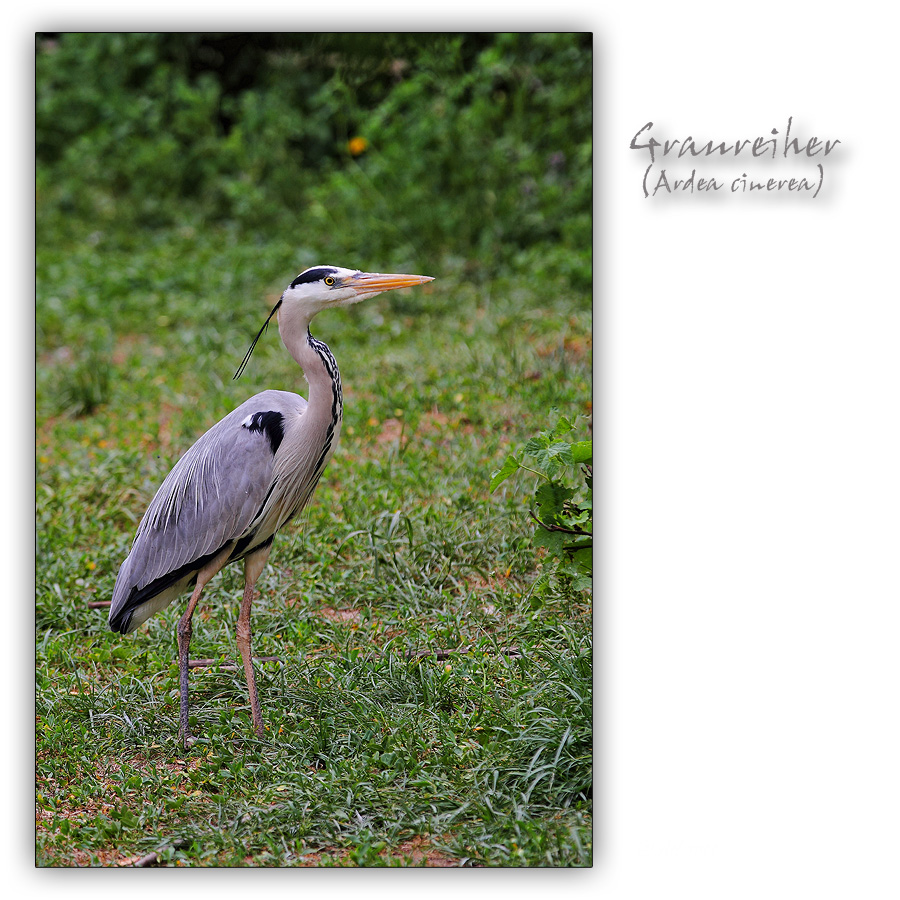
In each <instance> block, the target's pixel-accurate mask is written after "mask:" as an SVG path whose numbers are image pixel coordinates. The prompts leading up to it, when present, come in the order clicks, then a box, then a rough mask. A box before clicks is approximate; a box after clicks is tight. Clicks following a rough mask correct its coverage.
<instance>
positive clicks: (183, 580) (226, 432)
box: [109, 266, 433, 746]
mask: <svg viewBox="0 0 900 900" xmlns="http://www.w3.org/2000/svg"><path fill="white" fill-rule="evenodd" d="M432 280H433V279H432V278H430V277H429V276H427V275H383V274H376V273H372V272H359V271H355V270H353V269H344V268H341V267H339V266H314V267H312V268H309V269H306V271H304V272H301V273H300V274H299V275H298V276H297V277H296V278H295V279H294V280H293V281H292V282H291V284H290V286H289V287H288V288H287V289H286V290H285V292H284V293H283V294H282V295H281V299H280V300H279V301H278V303H277V304H276V305H275V308H274V309H273V310H272V312H271V313H270V314H269V317H268V318H267V319H266V323H265V325H263V327H262V328H261V329H260V331H259V334H257V336H256V338H254V340H253V343H252V344H251V345H250V349H249V350H248V351H247V355H246V356H245V357H244V360H243V362H242V363H241V366H240V368H239V369H238V371H237V373H236V374H235V378H237V377H238V375H240V374H241V372H242V371H243V369H244V367H245V366H246V364H247V361H248V360H249V358H250V354H251V353H252V352H253V348H254V347H255V346H256V342H257V341H258V340H259V338H260V336H261V335H262V333H263V331H264V329H265V327H266V325H268V323H269V320H270V319H271V318H272V316H273V315H275V314H276V313H277V314H278V329H279V331H280V332H281V339H282V341H283V342H284V346H285V347H286V348H287V350H288V352H289V353H290V354H291V356H293V357H294V359H295V360H296V361H297V364H298V365H299V366H300V368H301V369H303V374H304V375H305V376H306V380H307V382H308V383H309V400H304V398H303V397H301V396H300V395H299V394H293V393H290V392H288V391H276V390H267V391H263V392H262V393H260V394H256V396H254V397H251V398H250V399H249V400H247V401H245V402H244V403H242V404H241V405H240V406H239V407H238V408H237V409H235V410H233V411H232V412H230V413H229V414H228V415H227V416H225V418H224V419H222V420H221V421H220V422H218V423H216V424H215V425H213V427H212V428H210V429H209V431H207V432H206V434H204V435H203V436H202V437H201V438H200V439H199V440H198V441H197V442H196V443H195V444H194V445H193V446H192V447H191V448H190V449H189V450H188V451H187V452H186V453H185V454H184V456H182V457H181V459H180V460H179V461H178V462H177V463H176V464H175V466H174V468H173V469H172V471H171V472H169V474H168V475H167V476H166V479H165V481H163V483H162V485H161V487H160V488H159V490H158V491H157V493H156V496H155V497H154V498H153V501H152V502H151V503H150V506H149V507H148V509H147V512H146V513H145V514H144V517H143V519H142V520H141V523H140V525H139V526H138V530H137V534H136V535H135V538H134V543H133V544H132V547H131V552H130V553H129V554H128V556H127V557H126V559H125V561H124V562H123V563H122V566H121V568H120V569H119V574H118V577H117V578H116V586H115V588H114V590H113V597H112V604H111V606H110V610H109V626H110V628H111V629H112V630H113V631H119V632H121V633H122V634H128V633H129V632H132V631H134V630H135V629H136V628H137V627H138V626H140V625H141V624H142V623H143V622H145V621H146V620H147V619H149V618H150V617H151V616H152V615H154V614H155V613H157V612H159V611H160V610H162V609H165V607H167V606H168V605H169V604H170V603H171V602H172V601H173V600H174V599H175V598H176V597H178V596H179V595H180V594H182V593H183V592H185V591H187V590H188V589H191V590H192V592H191V596H190V600H189V601H188V604H187V609H186V610H185V612H184V615H182V617H181V619H180V621H179V622H178V669H179V675H180V697H181V723H180V732H181V736H182V740H183V741H184V743H185V746H187V745H189V744H190V743H191V741H192V738H191V733H190V727H189V724H188V649H189V646H190V642H191V631H192V629H191V617H192V616H193V614H194V609H195V608H196V606H197V602H198V601H199V599H200V595H201V593H202V592H203V588H204V587H205V586H206V585H207V584H208V583H209V581H210V579H211V578H212V577H213V576H214V575H215V574H216V573H217V572H218V571H219V570H220V569H222V568H223V567H224V566H226V565H228V563H231V562H235V561H237V560H241V559H242V560H244V596H243V599H242V601H241V610H240V614H239V615H238V622H237V645H238V649H239V650H240V652H241V659H242V661H243V664H244V673H245V675H246V678H247V687H248V690H249V693H250V710H251V714H252V716H253V727H254V729H255V731H256V733H257V735H259V736H260V737H262V736H263V734H264V731H263V721H262V714H261V712H260V706H259V697H258V695H257V692H256V679H255V677H254V673H253V661H252V658H251V655H250V644H251V635H250V607H251V603H252V597H253V591H254V585H255V584H256V580H257V579H258V578H259V576H260V573H261V572H262V570H263V567H264V566H265V564H266V560H267V559H268V556H269V551H270V550H271V548H272V540H273V538H274V537H275V535H276V533H277V532H278V530H279V528H281V527H282V526H283V525H284V524H285V523H286V522H289V521H290V520H291V519H292V518H293V517H294V516H296V515H297V513H299V512H300V511H301V510H302V509H303V507H304V506H305V505H306V504H307V503H308V502H309V498H310V496H311V495H312V493H313V491H314V490H315V487H316V484H317V482H318V481H319V478H320V477H321V475H322V472H323V471H324V469H325V466H326V465H327V464H328V460H329V459H331V457H332V455H333V453H334V451H335V448H336V447H337V442H338V438H339V437H340V432H341V421H342V419H343V408H344V407H343V396H342V393H341V375H340V372H339V371H338V367H337V363H336V362H335V359H334V356H332V354H331V351H330V350H329V349H328V347H327V346H326V345H325V344H324V343H323V342H322V341H319V340H316V338H314V337H313V336H312V335H311V334H310V331H309V324H310V322H311V321H312V319H313V317H314V316H315V315H317V314H318V313H320V312H322V310H324V309H332V308H334V307H339V306H348V305H350V304H352V303H358V302H359V301H360V300H366V299H367V298H369V297H374V296H375V295H376V294H380V293H382V292H384V291H392V290H396V289H397V288H405V287H412V286H413V285H418V284H425V283H426V282H429V281H432Z"/></svg>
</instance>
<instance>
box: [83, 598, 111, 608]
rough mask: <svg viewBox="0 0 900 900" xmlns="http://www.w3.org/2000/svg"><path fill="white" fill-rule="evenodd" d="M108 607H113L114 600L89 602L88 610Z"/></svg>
mask: <svg viewBox="0 0 900 900" xmlns="http://www.w3.org/2000/svg"><path fill="white" fill-rule="evenodd" d="M106 606H112V600H91V601H89V602H88V609H103V608H104V607H106Z"/></svg>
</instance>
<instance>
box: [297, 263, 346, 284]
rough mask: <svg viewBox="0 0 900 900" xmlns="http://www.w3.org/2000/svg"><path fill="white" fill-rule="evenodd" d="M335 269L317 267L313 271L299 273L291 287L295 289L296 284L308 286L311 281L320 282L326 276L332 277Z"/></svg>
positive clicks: (335, 271)
mask: <svg viewBox="0 0 900 900" xmlns="http://www.w3.org/2000/svg"><path fill="white" fill-rule="evenodd" d="M336 273H337V269H333V268H332V267H331V266H317V267H316V268H314V269H307V270H306V271H305V272H301V273H300V274H299V275H298V276H297V277H296V278H295V279H294V280H293V281H292V282H291V287H297V285H298V284H309V283H310V282H313V281H321V280H322V279H323V278H324V277H325V276H326V275H334V274H336Z"/></svg>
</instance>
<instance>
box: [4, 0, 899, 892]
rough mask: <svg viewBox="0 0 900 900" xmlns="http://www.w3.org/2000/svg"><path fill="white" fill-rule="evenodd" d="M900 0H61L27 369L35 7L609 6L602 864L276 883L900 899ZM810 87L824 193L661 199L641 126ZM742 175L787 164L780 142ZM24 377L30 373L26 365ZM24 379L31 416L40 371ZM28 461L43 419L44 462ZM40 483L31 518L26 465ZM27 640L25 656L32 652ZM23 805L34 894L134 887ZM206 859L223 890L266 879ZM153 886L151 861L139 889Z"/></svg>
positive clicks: (604, 155)
mask: <svg viewBox="0 0 900 900" xmlns="http://www.w3.org/2000/svg"><path fill="white" fill-rule="evenodd" d="M262 8H263V9H267V8H268V5H267V4H263V5H262ZM889 9H890V6H889V4H875V3H872V2H863V3H856V4H853V5H851V6H838V5H837V4H834V5H827V4H804V5H803V7H801V6H800V5H799V4H791V3H785V2H782V3H772V2H756V3H752V4H740V5H738V4H735V5H733V6H726V5H725V4H722V3H698V2H686V3H681V4H678V3H672V2H667V3H663V2H650V3H648V2H644V3H634V4H632V5H631V6H630V7H629V9H628V10H623V11H617V12H615V13H609V14H607V13H604V12H603V11H600V12H596V11H589V8H588V5H587V4H572V3H558V4H554V5H553V8H552V9H548V8H546V7H543V6H541V7H535V6H534V5H532V6H530V7H529V6H527V5H526V6H523V5H522V4H521V3H517V4H512V3H508V2H506V3H499V4H495V5H494V8H493V9H492V10H491V12H490V15H485V14H483V13H481V11H480V9H479V6H478V5H476V4H474V3H465V2H464V3H457V4H454V5H453V7H452V9H451V10H449V12H448V11H445V10H442V9H441V8H440V7H437V6H435V7H433V8H431V9H426V10H423V9H421V8H419V7H406V6H400V7H398V8H396V9H383V10H372V9H371V8H369V7H367V6H364V5H363V4H361V3H358V2H350V3H346V4H344V3H342V4H341V5H340V10H339V12H340V21H339V22H334V21H330V20H326V19H322V18H317V19H313V18H309V17H307V18H304V15H305V14H309V13H312V12H313V8H310V6H309V4H307V5H305V7H303V8H301V5H292V6H290V7H285V8H276V9H274V10H272V16H273V17H274V18H272V20H271V21H270V20H269V19H267V18H266V16H260V17H258V18H256V19H254V20H253V21H252V22H251V21H247V20H246V18H238V16H246V10H245V9H243V8H235V9H232V10H223V9H222V7H221V6H216V7H214V8H213V7H210V12H209V16H210V18H209V19H208V20H204V19H203V18H200V17H199V16H200V15H201V13H202V12H203V4H200V6H199V7H197V8H195V9H194V10H193V11H192V15H193V16H194V18H193V19H192V20H190V21H184V22H181V21H180V20H179V19H178V8H177V7H175V6H174V5H172V6H171V7H170V6H168V5H167V4H165V3H163V4H158V5H157V6H156V7H155V10H156V11H157V13H161V14H162V15H163V16H166V15H167V14H168V19H167V20H166V21H165V22H163V23H160V22H153V21H149V22H144V21H141V20H134V21H132V20H130V19H127V18H126V19H122V18H119V19H115V20H114V19H112V18H110V17H107V16H105V15H104V9H103V8H102V7H100V8H96V9H94V10H92V11H91V12H90V15H91V18H90V19H89V20H86V21H84V22H74V21H70V20H69V18H68V17H67V18H65V19H61V18H60V17H59V16H53V14H52V13H53V9H52V8H50V9H48V10H46V11H40V12H35V13H30V15H34V16H38V15H39V16H40V18H37V19H36V20H35V21H33V22H32V21H31V20H29V21H26V22H23V23H22V25H21V29H20V30H19V31H18V33H17V34H16V33H13V34H11V35H10V34H7V35H6V36H5V37H4V41H5V42H6V43H11V44H12V46H11V47H10V48H9V52H4V65H6V67H7V70H8V71H6V72H4V74H5V75H6V78H5V79H4V83H5V84H6V86H7V87H6V90H8V91H11V97H10V102H11V103H13V104H14V108H15V109H17V110H18V119H17V120H16V121H18V122H19V123H20V128H21V130H23V133H24V136H25V138H24V141H23V145H22V146H21V147H19V148H18V149H14V150H13V156H12V159H11V160H10V162H9V165H8V166H7V167H6V174H7V177H8V179H9V182H10V183H9V185H8V192H7V196H9V197H11V198H15V199H16V200H17V201H19V203H20V205H21V209H19V210H16V209H13V210H12V211H11V212H12V215H10V211H7V215H6V217H5V219H8V220H9V221H8V222H6V223H5V226H4V227H6V228H7V229H9V231H8V235H7V237H8V239H7V240H6V241H4V246H6V247H7V248H12V252H11V256H12V257H13V259H12V262H13V263H14V265H13V267H12V269H13V271H17V266H19V267H21V268H22V271H21V275H20V278H21V281H20V282H19V285H18V288H17V290H19V291H21V295H20V299H22V300H23V301H25V307H24V312H21V311H20V315H21V316H23V317H24V319H23V321H21V323H20V328H21V333H22V345H23V347H24V348H25V349H24V351H22V352H20V355H19V358H17V359H14V360H13V363H12V365H13V366H16V365H21V370H22V371H24V372H25V373H28V372H29V371H30V369H31V366H32V362H31V357H30V355H29V352H30V351H29V340H32V338H31V335H30V329H31V327H32V324H31V323H32V321H33V320H31V319H30V318H29V311H28V302H27V298H28V296H29V294H30V293H32V290H33V289H32V284H31V282H32V279H33V270H32V269H31V268H30V266H31V262H32V260H31V257H32V255H33V246H29V245H28V244H27V243H26V244H25V245H24V246H23V245H22V241H23V240H25V241H26V242H27V239H28V235H27V228H26V229H25V236H24V237H23V235H22V233H21V231H22V223H26V224H27V223H28V222H29V216H31V215H32V214H33V208H32V204H31V196H30V186H29V178H30V174H29V166H30V165H31V156H32V153H33V147H32V145H31V143H30V141H31V130H32V129H33V120H31V119H30V116H31V104H32V97H33V95H32V94H31V90H30V87H31V85H30V84H29V83H28V77H29V71H30V66H31V49H30V47H31V44H30V41H31V37H30V32H31V31H33V30H54V29H55V28H60V27H67V28H82V29H86V28H120V29H122V28H128V29H133V30H136V29H138V28H143V27H152V28H159V27H169V28H180V29H184V30H195V29H202V28H216V29H219V28H224V29H226V30H238V29H243V28H250V29H252V30H266V29H270V28H286V29H292V30H300V29H319V30H322V29H329V30H332V29H335V28H336V27H338V28H340V27H343V28H345V29H351V28H353V29H358V30H399V29H413V30H458V29H464V30H501V29H503V30H581V31H584V30H590V31H593V32H594V36H595V61H596V63H595V64H596V78H595V109H596V118H595V123H596V124H595V128H596V154H595V200H596V203H595V210H596V218H595V222H596V231H595V275H596V297H595V313H596V314H595V336H596V343H595V348H596V370H595V371H596V379H595V410H596V413H597V415H596V423H595V430H596V432H597V434H596V437H597V439H598V444H600V445H601V446H602V448H603V457H602V459H598V460H597V467H598V469H599V470H600V472H601V474H602V477H601V478H599V479H598V498H597V499H598V504H597V505H598V507H599V508H601V509H602V510H603V522H602V524H603V533H602V542H601V547H602V552H601V554H600V556H599V557H598V560H597V562H596V566H597V572H598V580H597V588H598V590H597V642H596V650H595V660H596V669H597V735H598V742H597V743H598V770H597V772H598V777H597V789H596V799H597V827H596V832H595V867H594V869H593V870H592V871H590V872H573V871H568V872H561V871H559V872H538V871H530V872H510V871H506V872H490V873H487V872H480V873H473V872H469V873H458V874H457V875H456V876H455V877H454V876H448V875H443V876H438V875H436V874H435V873H432V874H431V876H430V877H427V880H426V876H422V875H412V874H409V873H407V874H406V876H405V877H398V876H397V875H396V874H395V875H393V876H390V875H388V874H387V873H373V872H363V873H343V874H342V875H341V876H333V875H332V876H323V875H322V873H312V872H304V873H302V878H303V879H305V880H301V877H300V875H299V874H298V873H291V875H290V876H288V875H287V874H286V873H278V874H277V875H276V874H275V873H269V874H267V875H259V876H255V877H261V878H264V879H266V881H265V886H263V885H262V884H261V885H259V889H262V890H266V891H269V892H271V891H272V890H274V889H276V888H283V889H286V890H291V891H295V890H298V889H301V890H302V889H317V888H318V889H320V888H322V887H327V889H328V890H332V891H338V892H345V893H350V892H351V891H352V892H354V893H355V892H358V891H359V890H365V891H367V892H375V893H379V892H386V891H388V890H389V891H391V893H396V892H397V891H401V892H403V893H404V894H406V893H408V894H409V895H413V894H415V895H416V896H419V895H420V894H421V891H422V890H426V889H427V890H428V891H430V892H431V893H432V894H438V895H440V896H448V897H449V896H456V895H457V894H458V892H459V891H460V890H461V889H465V890H483V889H489V890H496V889H497V888H498V887H500V886H501V885H502V889H505V890H509V891H514V892H516V893H517V894H519V895H522V894H526V895H529V896H531V895H538V894H540V895H543V894H544V893H545V892H546V891H547V890H554V889H557V890H558V889H559V888H558V887H557V885H560V886H561V887H562V889H564V890H566V891H567V892H571V893H573V894H578V895H582V894H584V895H588V896H603V897H610V898H615V900H618V898H671V897H690V898H692V900H700V898H716V900H718V898H729V900H730V898H743V897H747V898H758V897H765V898H767V900H768V898H791V900H793V898H797V897H804V898H805V897H810V898H831V897H835V898H837V897H841V898H843V897H853V898H857V897H859V898H866V900H872V898H882V897H884V898H888V897H897V896H900V863H898V858H900V825H898V823H900V807H898V804H900V790H898V765H900V741H898V712H900V703H898V688H900V678H898V663H897V658H898V652H897V645H898V638H900V627H898V626H900V615H898V604H900V592H898V548H900V540H898V538H900V534H898V531H900V526H898V522H900V478H898V467H900V408H898V407H900V404H898V391H900V347H898V344H900V315H898V304H900V291H898V288H897V278H896V268H897V263H896V260H897V243H898V228H897V224H896V217H897V214H898V200H900V197H898V187H897V185H898V180H900V141H898V138H900V134H898V126H897V113H896V107H897V105H898V104H897V100H896V96H895V94H896V89H897V86H898V54H897V48H896V40H897V34H898V31H897V28H896V25H897V21H896V19H897V16H896V13H894V12H891V11H886V10H889ZM110 10H113V11H114V12H115V13H116V14H117V15H118V14H119V10H118V8H117V7H113V6H112V5H110ZM226 12H230V13H231V15H232V18H230V19H229V18H225V17H224V13H226ZM316 12H321V13H326V12H333V11H332V10H321V11H319V10H316ZM376 12H383V13H384V15H383V17H382V18H377V17H375V13H376ZM450 13H452V14H453V15H454V16H457V18H450ZM270 18H271V17H270ZM788 116H793V118H794V134H795V135H796V136H798V137H803V138H808V137H811V136H812V135H817V136H819V137H820V138H829V139H835V138H837V139H840V140H841V142H842V143H841V144H840V145H838V148H837V150H835V151H834V153H832V155H831V156H830V157H829V158H828V159H827V160H824V164H825V166H826V182H825V186H824V188H823V191H822V195H821V196H820V197H819V198H817V199H815V200H812V199H810V198H808V197H802V196H795V195H790V196H777V195H776V196H767V197H741V196H737V197H732V196H716V197H706V196H698V195H693V196H690V195H688V196H678V197H663V196H658V197H656V198H653V199H645V198H644V197H643V195H642V192H641V186H640V182H641V177H642V174H643V171H644V168H645V167H646V164H647V161H646V160H645V158H644V156H643V155H642V154H639V153H636V152H634V151H631V150H629V149H628V144H629V142H630V140H631V138H632V136H633V135H634V134H635V132H636V131H637V130H638V129H639V128H640V127H641V126H643V125H644V124H645V123H646V122H648V121H651V120H652V121H654V122H656V123H657V126H656V129H655V132H654V133H655V134H656V135H657V137H659V138H661V137H669V138H683V137H686V136H687V135H688V134H691V135H693V136H694V137H696V138H698V140H702V141H706V140H709V139H713V140H714V141H717V142H718V141H720V140H727V141H733V140H734V139H735V138H753V137H755V136H757V135H763V136H768V134H769V132H770V130H771V129H772V128H778V129H779V130H781V129H782V128H783V126H784V124H785V123H786V121H787V117H788ZM748 165H749V164H748ZM735 166H738V167H739V168H741V167H742V166H743V163H734V162H732V163H731V164H730V165H726V166H721V165H720V166H718V167H717V168H720V169H721V171H723V172H724V171H726V170H727V171H728V172H731V171H732V170H733V169H734V167H735ZM697 168H698V172H699V170H700V169H701V164H699V163H698V165H697ZM688 171H689V170H688ZM741 171H744V169H743V168H741ZM23 172H24V173H25V174H23ZM740 174H741V172H740V171H735V172H734V173H733V176H732V177H734V176H736V175H740ZM750 174H759V175H768V174H769V173H768V172H767V171H766V169H765V166H764V164H758V165H757V166H755V167H753V170H752V171H748V175H750ZM23 182H24V183H25V184H26V189H25V190H24V191H23V188H22V183H23ZM17 216H18V218H16V217H17ZM23 264H24V265H23ZM7 365H9V364H7ZM6 374H7V378H6V382H7V384H8V385H9V384H11V383H12V382H13V379H15V377H16V374H15V372H14V371H10V372H8V373H6ZM20 377H21V376H20ZM21 402H22V409H21V416H22V419H21V421H23V422H26V423H27V421H28V419H29V417H30V410H29V404H30V398H29V397H28V396H25V397H24V400H23V401H21ZM18 414H19V413H16V415H18ZM7 424H8V425H9V424H10V423H9V422H8V423H7ZM25 430H26V431H27V428H26V429H25ZM26 436H27V435H26ZM29 440H30V438H29ZM31 460H32V457H31V450H30V448H29V447H26V449H25V456H24V458H23V466H24V467H25V469H26V471H27V470H28V467H30V466H31V464H32V463H31ZM27 480H28V479H27V478H25V479H24V481H25V482H26V483H27ZM21 501H22V504H21V505H22V512H23V516H24V518H25V520H26V522H27V521H28V517H29V516H30V504H31V498H30V495H29V494H28V492H26V494H25V496H24V497H22V498H21ZM10 540H12V538H10ZM7 546H9V544H8V545H7ZM28 552H30V551H29V550H28V548H27V547H26V548H24V550H23V553H24V555H25V559H26V567H27V556H28ZM23 582H24V584H23V586H22V590H23V592H24V595H25V596H26V597H28V596H29V592H30V590H31V585H30V584H29V583H28V575H27V574H26V575H25V576H24V577H23ZM26 625H27V622H26ZM24 631H25V638H26V640H25V641H24V644H25V646H28V644H29V643H30V638H29V637H28V635H27V627H26V628H25V629H24ZM11 661H12V663H13V665H14V666H15V667H16V668H19V667H20V666H21V667H24V668H23V671H26V672H27V671H28V665H29V664H30V662H29V656H28V655H24V656H23V657H22V658H21V659H18V658H17V657H16V655H15V654H13V655H12V657H11ZM6 667H7V668H10V666H9V662H7V663H6ZM7 677H8V678H12V677H17V678H19V679H20V680H21V673H15V674H14V673H13V672H12V671H9V672H7ZM25 681H26V682H27V681H28V678H27V677H26V679H25ZM29 702H30V701H28V698H27V697H26V707H27V706H28V705H29ZM29 713H30V709H27V708H26V710H25V715H23V717H22V721H23V724H24V727H25V728H26V729H29V728H30V727H31V724H30V717H29V715H28V714H29ZM26 738H27V740H26V741H25V744H26V747H25V751H24V757H23V758H22V759H21V760H20V759H19V758H17V757H13V758H11V759H10V760H9V761H6V764H7V771H9V769H10V767H13V766H19V765H22V766H23V767H24V769H25V771H24V772H23V773H22V776H21V777H22V778H23V779H25V780H26V782H27V780H28V779H30V771H29V768H30V765H31V758H30V753H31V750H30V746H31V735H30V733H28V732H27V730H26ZM14 777H15V778H16V779H18V777H19V776H18V775H15V776H14ZM26 786H27V783H26ZM28 793H29V796H25V797H24V798H23V799H24V800H25V801H27V803H26V808H25V814H26V816H28V815H30V811H29V809H28V804H30V802H31V800H32V798H31V797H30V790H29V792H28ZM18 813H19V810H18V809H7V811H6V815H5V820H4V830H5V831H6V832H7V833H6V834H5V835H3V838H2V840H3V845H4V846H6V847H8V848H11V849H12V850H13V851H14V852H13V855H12V858H11V861H17V862H19V863H21V866H22V874H23V875H24V876H27V881H28V882H29V883H28V885H27V889H28V890H29V891H30V892H35V891H36V892H37V893H38V895H39V896H40V895H42V894H43V893H48V894H49V893H50V891H52V892H53V893H54V894H55V893H57V892H58V891H59V890H66V891H70V890H73V889H74V890H76V891H81V890H84V891H87V890H90V891H91V893H96V892H98V891H99V892H101V893H105V891H106V889H107V888H108V889H109V890H110V891H112V890H116V891H119V890H121V889H122V888H123V887H124V886H123V885H122V884H121V882H120V881H118V880H116V879H114V881H115V884H110V883H109V882H105V883H104V882H101V881H100V880H99V879H98V878H96V877H95V878H92V879H90V882H88V880H87V879H85V880H84V881H83V882H80V883H78V884H73V883H72V882H73V879H72V878H71V877H69V878H66V877H65V873H39V874H34V873H32V872H31V871H30V866H31V864H32V860H33V855H32V854H33V849H32V848H33V844H32V843H31V831H30V828H31V826H30V819H28V818H26V819H25V820H22V819H21V818H18ZM204 877H206V878H207V881H206V882H205V883H206V884H207V885H209V887H210V890H215V892H216V893H217V894H229V890H238V889H239V890H241V891H242V892H243V891H246V890H247V889H248V886H249V884H250V882H249V881H248V880H245V876H241V877H240V879H239V882H240V883H239V884H238V883H236V880H235V879H234V878H230V877H229V881H228V882H226V883H223V881H222V878H221V876H220V875H214V874H213V873H208V874H207V875H205V876H204ZM248 877H253V876H248ZM145 878H146V876H145ZM210 878H214V880H213V881H210V880H209V879H210ZM324 878H330V879H331V880H330V881H329V882H328V884H327V885H326V884H325V881H324ZM273 879H276V880H273ZM363 879H365V880H363ZM463 879H465V883H464V882H463ZM60 882H62V883H60ZM179 883H180V884H182V885H184V884H185V882H184V881H181V882H179ZM193 883H194V882H192V884H193ZM155 884H156V882H152V885H155ZM151 889H153V890H154V891H155V890H156V888H155V887H152V886H151V882H149V881H145V880H141V881H139V880H138V879H137V878H134V877H133V878H131V879H130V880H129V885H128V890H132V891H134V892H136V893H138V894H140V895H143V894H145V893H146V894H149V892H150V890H151ZM192 890H196V887H195V888H193V889H192Z"/></svg>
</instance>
